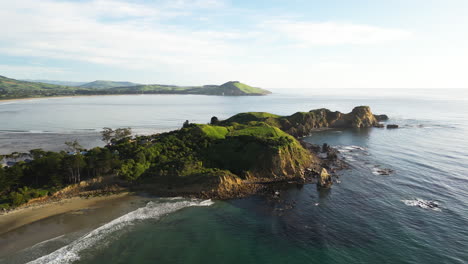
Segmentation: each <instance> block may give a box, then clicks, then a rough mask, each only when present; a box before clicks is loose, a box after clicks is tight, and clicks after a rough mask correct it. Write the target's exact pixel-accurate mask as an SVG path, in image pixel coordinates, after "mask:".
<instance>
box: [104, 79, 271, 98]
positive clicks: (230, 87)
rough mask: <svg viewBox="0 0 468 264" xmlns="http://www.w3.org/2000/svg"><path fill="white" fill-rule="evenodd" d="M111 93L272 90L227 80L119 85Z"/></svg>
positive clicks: (234, 93)
mask: <svg viewBox="0 0 468 264" xmlns="http://www.w3.org/2000/svg"><path fill="white" fill-rule="evenodd" d="M110 92H111V93H143V94H146V93H148V94H151V93H161V94H203V95H226V96H243V95H267V94H271V92H270V91H267V90H264V89H261V88H256V87H252V86H249V85H247V84H243V83H240V82H238V81H231V82H227V83H225V84H222V85H204V86H175V85H162V84H151V85H138V86H133V87H118V88H114V89H112V90H111V91H110Z"/></svg>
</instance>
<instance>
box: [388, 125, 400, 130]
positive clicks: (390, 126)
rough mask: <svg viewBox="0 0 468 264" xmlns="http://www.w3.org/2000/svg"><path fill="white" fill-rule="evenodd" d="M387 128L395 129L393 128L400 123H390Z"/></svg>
mask: <svg viewBox="0 0 468 264" xmlns="http://www.w3.org/2000/svg"><path fill="white" fill-rule="evenodd" d="M387 128H390V129H393V128H398V125H395V124H388V125H387Z"/></svg>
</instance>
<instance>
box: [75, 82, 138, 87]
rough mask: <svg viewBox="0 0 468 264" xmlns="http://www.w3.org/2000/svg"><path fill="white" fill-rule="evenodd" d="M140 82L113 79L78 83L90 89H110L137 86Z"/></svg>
mask: <svg viewBox="0 0 468 264" xmlns="http://www.w3.org/2000/svg"><path fill="white" fill-rule="evenodd" d="M138 85H141V84H138V83H132V82H114V81H101V80H98V81H94V82H90V83H86V84H82V85H80V87H82V88H91V89H110V88H116V87H132V86H138Z"/></svg>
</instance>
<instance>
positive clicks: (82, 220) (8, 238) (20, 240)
mask: <svg viewBox="0 0 468 264" xmlns="http://www.w3.org/2000/svg"><path fill="white" fill-rule="evenodd" d="M146 200H147V198H145V197H141V196H138V195H133V194H131V193H120V194H114V195H107V196H98V197H90V198H81V197H73V198H67V199H63V200H60V201H57V202H49V203H44V204H36V205H32V206H29V207H25V208H19V209H17V210H14V211H12V212H9V213H6V214H3V215H0V262H1V260H6V261H7V262H8V259H9V257H8V256H11V254H15V253H16V252H19V251H21V250H24V249H27V248H30V247H33V246H35V245H37V244H38V243H39V244H40V243H42V242H43V241H48V240H51V239H55V238H57V237H62V236H64V235H65V236H69V235H70V234H78V235H82V234H84V233H83V232H85V233H86V232H89V231H90V230H92V229H95V228H97V227H99V226H101V225H103V224H105V223H107V222H109V221H112V220H113V219H115V218H117V217H119V216H121V215H124V214H126V213H128V212H130V211H133V210H135V209H136V208H138V207H140V206H144V204H145V203H146V202H147V201H146ZM72 236H73V235H72Z"/></svg>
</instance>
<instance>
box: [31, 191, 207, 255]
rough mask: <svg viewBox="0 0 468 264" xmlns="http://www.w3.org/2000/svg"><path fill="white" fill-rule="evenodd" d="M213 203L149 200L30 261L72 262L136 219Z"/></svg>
mask: <svg viewBox="0 0 468 264" xmlns="http://www.w3.org/2000/svg"><path fill="white" fill-rule="evenodd" d="M212 204H213V202H212V201H211V200H204V201H202V200H196V199H193V200H182V201H176V202H163V203H155V202H148V204H147V205H146V206H145V207H142V208H138V209H137V210H135V211H132V212H130V213H128V214H126V215H123V216H121V217H119V218H116V219H114V220H112V221H110V222H109V223H107V224H105V225H103V226H101V227H99V228H97V229H94V230H93V231H91V232H89V233H88V234H86V235H84V236H82V237H80V238H78V239H77V240H75V241H73V242H72V243H70V244H69V245H66V246H64V247H62V248H60V249H57V250H56V251H54V252H52V253H50V254H49V255H45V256H42V257H40V258H38V259H36V260H33V261H31V262H28V263H31V264H42V263H48V264H53V263H71V262H74V261H77V260H79V259H80V256H79V253H80V252H81V251H83V250H85V249H87V248H90V247H92V246H94V245H96V244H97V243H98V242H101V241H102V240H103V239H105V238H106V237H107V236H108V235H110V234H111V233H113V232H115V231H118V230H121V229H123V228H124V227H126V226H128V225H132V224H133V223H134V222H135V221H138V220H145V219H159V218H160V217H161V216H164V215H166V214H169V213H173V212H175V211H178V210H180V209H182V208H186V207H190V206H210V205H212Z"/></svg>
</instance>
